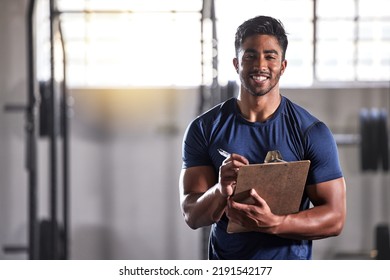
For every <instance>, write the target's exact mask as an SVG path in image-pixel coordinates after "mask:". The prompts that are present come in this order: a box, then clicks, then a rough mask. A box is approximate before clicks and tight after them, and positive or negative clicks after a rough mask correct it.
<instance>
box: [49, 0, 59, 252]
mask: <svg viewBox="0 0 390 280" xmlns="http://www.w3.org/2000/svg"><path fill="white" fill-rule="evenodd" d="M55 17H56V16H55V0H50V93H51V100H50V101H51V106H50V107H51V108H50V110H51V114H50V115H51V116H50V117H51V123H50V126H51V129H50V135H49V137H50V221H51V240H50V245H51V246H50V248H51V249H52V250H51V255H52V258H51V259H57V258H58V246H57V245H58V242H57V241H58V240H57V238H58V237H57V232H58V226H57V109H56V105H57V94H56V88H55V76H54V75H55V69H54V44H55V39H54V37H55V30H54V21H55Z"/></svg>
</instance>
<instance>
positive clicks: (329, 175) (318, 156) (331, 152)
mask: <svg viewBox="0 0 390 280" xmlns="http://www.w3.org/2000/svg"><path fill="white" fill-rule="evenodd" d="M305 140H306V145H307V150H306V151H307V155H306V157H305V158H307V159H309V160H310V161H311V164H310V170H309V174H308V178H307V184H309V185H310V184H316V183H322V182H326V181H330V180H334V179H337V178H340V177H342V176H343V174H342V170H341V167H340V162H339V156H338V151H337V145H336V141H335V140H334V137H333V135H332V133H331V131H330V130H329V128H328V127H327V126H326V125H325V124H324V123H322V122H317V123H315V124H314V125H312V126H311V127H310V128H309V129H308V130H307V132H306V137H305Z"/></svg>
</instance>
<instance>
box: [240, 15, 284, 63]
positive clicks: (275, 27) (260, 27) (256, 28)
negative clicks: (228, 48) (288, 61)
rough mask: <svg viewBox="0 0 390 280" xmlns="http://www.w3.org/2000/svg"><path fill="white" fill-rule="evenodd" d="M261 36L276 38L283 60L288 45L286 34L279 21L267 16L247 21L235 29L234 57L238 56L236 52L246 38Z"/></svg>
mask: <svg viewBox="0 0 390 280" xmlns="http://www.w3.org/2000/svg"><path fill="white" fill-rule="evenodd" d="M261 34H264V35H272V36H275V37H276V39H277V40H278V43H279V45H280V47H281V48H282V50H283V54H282V58H283V60H284V59H285V57H286V50H287V45H288V39H287V33H286V31H285V30H284V26H283V23H282V22H281V21H280V20H278V19H275V18H272V17H268V16H257V17H254V18H251V19H248V20H247V21H245V22H244V23H242V24H241V25H240V26H239V27H238V28H237V32H236V37H235V42H234V45H235V48H236V56H238V50H239V49H240V47H241V45H242V43H243V42H244V40H245V39H246V38H248V37H250V36H253V35H261Z"/></svg>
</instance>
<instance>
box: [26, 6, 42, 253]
mask: <svg viewBox="0 0 390 280" xmlns="http://www.w3.org/2000/svg"><path fill="white" fill-rule="evenodd" d="M34 10H35V0H30V2H29V5H28V15H27V59H28V61H27V71H28V78H27V79H28V85H27V87H28V88H27V91H28V93H27V95H28V96H27V102H28V104H27V108H26V133H27V135H26V139H27V143H26V144H27V146H26V153H27V154H26V168H27V170H28V186H29V190H28V220H29V233H28V258H29V259H30V260H35V259H38V256H39V238H38V234H39V232H38V223H37V173H38V172H37V135H36V110H37V108H36V107H37V106H36V104H37V98H36V96H35V93H36V80H35V59H34V58H35V54H34V39H35V33H34V31H35V30H34Z"/></svg>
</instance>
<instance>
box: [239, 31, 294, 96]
mask: <svg viewBox="0 0 390 280" xmlns="http://www.w3.org/2000/svg"><path fill="white" fill-rule="evenodd" d="M233 64H234V67H235V68H236V70H237V73H238V74H239V76H240V81H241V88H242V90H243V91H245V92H247V93H249V94H251V95H253V96H263V95H266V94H267V93H269V92H273V91H277V93H279V79H280V76H281V75H282V74H283V72H284V70H285V68H286V65H287V61H286V60H283V53H282V48H281V47H280V46H279V44H278V41H277V39H276V38H275V37H274V36H271V35H254V36H250V37H248V38H246V39H245V40H244V42H243V43H242V45H241V48H240V50H239V52H238V57H237V58H234V59H233Z"/></svg>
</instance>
